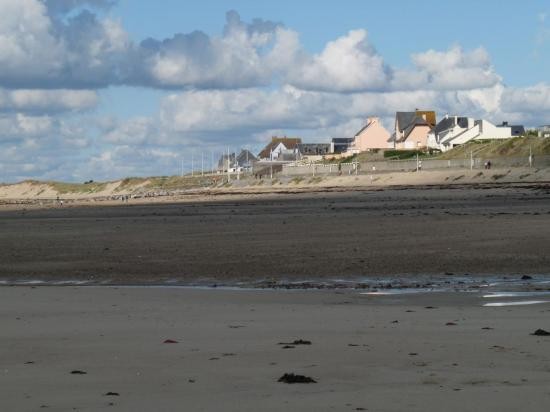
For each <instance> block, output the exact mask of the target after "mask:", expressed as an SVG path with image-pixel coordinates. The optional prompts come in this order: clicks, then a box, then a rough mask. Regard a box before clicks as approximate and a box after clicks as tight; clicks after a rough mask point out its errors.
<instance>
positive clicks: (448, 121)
mask: <svg viewBox="0 0 550 412" xmlns="http://www.w3.org/2000/svg"><path fill="white" fill-rule="evenodd" d="M457 125H458V126H459V127H461V128H462V129H466V128H468V118H467V117H457V116H448V117H445V118H444V119H443V120H441V121H440V122H439V123H438V124H437V125H436V126H435V128H434V133H435V134H436V135H438V134H440V133H441V132H444V131H445V130H449V129H451V128H453V127H455V126H457Z"/></svg>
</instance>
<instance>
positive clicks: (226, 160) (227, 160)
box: [218, 153, 236, 172]
mask: <svg viewBox="0 0 550 412" xmlns="http://www.w3.org/2000/svg"><path fill="white" fill-rule="evenodd" d="M228 166H229V171H230V172H233V171H235V167H236V162H235V153H229V154H227V153H225V154H222V156H221V157H220V160H218V171H219V172H227V169H228Z"/></svg>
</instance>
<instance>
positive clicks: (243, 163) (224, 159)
mask: <svg viewBox="0 0 550 412" xmlns="http://www.w3.org/2000/svg"><path fill="white" fill-rule="evenodd" d="M257 161H258V158H257V157H256V156H254V155H253V154H252V153H251V152H250V151H249V150H246V149H242V150H241V152H240V153H239V154H238V155H237V154H236V153H229V154H227V153H226V154H223V155H222V156H221V157H220V160H218V171H221V172H227V168H228V166H229V171H230V172H237V171H250V170H252V168H253V167H254V164H255V163H256V162H257Z"/></svg>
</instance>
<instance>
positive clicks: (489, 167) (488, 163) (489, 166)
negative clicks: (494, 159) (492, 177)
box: [487, 160, 491, 169]
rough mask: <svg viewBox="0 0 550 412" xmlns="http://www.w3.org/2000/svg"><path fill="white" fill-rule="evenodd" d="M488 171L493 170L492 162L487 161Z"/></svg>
mask: <svg viewBox="0 0 550 412" xmlns="http://www.w3.org/2000/svg"><path fill="white" fill-rule="evenodd" d="M487 169H491V161H490V160H487Z"/></svg>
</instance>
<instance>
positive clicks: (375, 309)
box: [0, 182, 550, 412]
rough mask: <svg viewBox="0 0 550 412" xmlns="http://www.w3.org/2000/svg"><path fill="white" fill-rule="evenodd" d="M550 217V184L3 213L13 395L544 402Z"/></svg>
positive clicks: (328, 192)
mask: <svg viewBox="0 0 550 412" xmlns="http://www.w3.org/2000/svg"><path fill="white" fill-rule="evenodd" d="M549 216H550V191H549V190H548V187H547V185H546V184H545V183H541V182H539V183H529V184H527V183H521V184H520V183H514V184H512V183H510V184H482V185H471V184H470V185H458V184H455V185H432V186H426V185H424V186H422V185H416V186H396V187H380V188H372V187H370V188H369V187H359V188H357V187H348V188H341V187H339V188H337V190H336V189H334V188H332V189H331V188H321V189H318V190H313V189H312V190H309V191H307V192H302V193H296V192H294V193H282V192H279V193H263V194H262V193H254V194H251V193H248V194H243V193H238V194H237V193H233V194H230V193H228V194H224V195H223V196H212V197H202V198H193V199H173V200H172V201H171V202H167V201H162V202H160V203H151V202H142V203H138V202H136V203H132V202H130V203H128V204H116V205H115V204H108V203H107V204H105V203H101V204H100V205H93V206H92V205H87V204H80V205H77V204H74V205H73V204H71V205H69V206H68V207H67V206H64V207H63V208H61V207H57V208H51V207H45V208H23V207H16V208H5V209H3V210H2V211H1V212H0V227H1V230H0V262H1V265H0V283H1V284H2V285H3V286H2V287H0V302H1V303H2V311H1V312H0V318H1V324H2V328H0V341H1V342H2V348H3V349H4V350H3V351H2V352H0V364H1V365H2V370H1V372H2V373H1V374H0V387H1V388H2V396H1V397H0V410H2V411H4V410H6V411H11V410H17V411H37V410H55V411H74V410H82V411H95V410H105V409H106V410H120V411H174V410H190V411H218V410H224V411H258V410H262V411H281V410H299V411H360V410H368V411H441V410H445V411H481V410H482V411H498V412H502V411H517V410H522V411H544V410H546V409H547V408H548V406H550V390H548V382H549V381H550V363H549V362H550V360H549V358H548V344H550V340H549V339H550V338H549V337H544V336H533V335H531V333H533V332H534V331H535V330H537V329H539V328H542V329H545V330H550V323H548V313H549V311H550V303H549V302H550V290H549V288H548V283H547V275H548V273H549V267H550V257H549V256H548V253H547V251H548V244H549V241H550V230H549V229H548V219H549ZM523 274H525V275H530V276H533V277H534V279H530V276H528V277H525V278H523V279H522V275H523ZM56 283H57V284H72V285H75V284H82V285H92V286H63V287H62V286H51V285H54V284H56ZM13 284H17V285H19V286H9V285H13ZM24 284H27V286H21V285H24ZM44 284H47V285H50V286H36V285H44ZM31 285H34V286H31ZM107 285H111V286H107ZM117 285H118V286H117ZM121 285H142V286H132V287H128V286H121ZM147 285H149V286H147ZM151 285H157V286H151ZM159 285H164V286H159ZM176 285H204V286H205V287H201V288H185V287H178V286H176ZM224 285H225V286H230V288H227V287H223V286H224ZM213 286H216V287H213ZM235 286H239V287H240V288H239V287H237V288H234V287H235ZM243 286H244V287H250V286H254V287H255V288H253V289H247V288H242V287H243ZM259 288H264V289H259ZM287 288H289V289H290V290H287ZM303 288H306V289H307V290H303ZM401 288H402V289H401ZM281 289H282V290H281ZM456 290H460V291H456ZM518 291H520V293H517V292H518ZM405 292H406V293H405ZM411 292H414V293H411ZM428 292H429V293H428ZM499 292H506V293H508V294H499ZM511 292H512V294H511V295H509V293H511ZM510 303H512V305H509V304H510ZM517 303H520V304H519V305H517ZM526 303H529V304H526ZM486 305H489V306H486ZM296 340H303V341H306V343H307V342H309V343H310V344H295V343H294V342H295V341H296ZM298 343H300V342H298ZM302 343H303V342H302ZM288 373H294V374H298V375H302V376H305V377H307V378H311V379H313V380H315V381H316V383H309V384H286V383H284V382H278V380H279V379H280V378H281V377H282V376H284V374H288Z"/></svg>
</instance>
